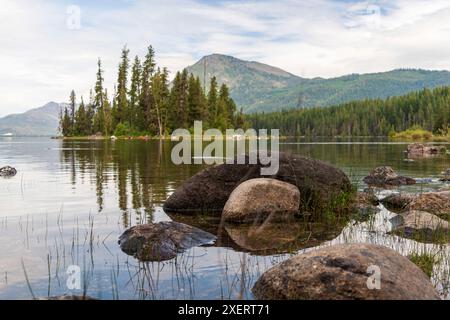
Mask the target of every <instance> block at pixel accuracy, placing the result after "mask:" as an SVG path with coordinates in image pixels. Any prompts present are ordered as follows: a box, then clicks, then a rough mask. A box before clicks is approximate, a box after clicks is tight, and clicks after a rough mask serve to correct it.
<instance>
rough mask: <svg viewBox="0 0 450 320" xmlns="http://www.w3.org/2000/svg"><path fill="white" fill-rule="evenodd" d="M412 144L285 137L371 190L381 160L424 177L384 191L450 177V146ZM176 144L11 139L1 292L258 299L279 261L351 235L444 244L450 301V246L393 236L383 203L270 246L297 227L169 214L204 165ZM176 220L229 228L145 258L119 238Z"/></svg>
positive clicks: (410, 246) (290, 146)
mask: <svg viewBox="0 0 450 320" xmlns="http://www.w3.org/2000/svg"><path fill="white" fill-rule="evenodd" d="M406 145H407V143H406V142H405V143H390V142H385V141H383V140H375V141H373V140H372V141H369V140H367V141H364V140H359V141H358V142H348V141H345V140H340V141H339V140H338V141H333V142H327V141H315V142H311V141H305V140H299V141H282V145H281V146H280V148H281V150H282V151H291V152H293V153H296V154H300V155H304V156H308V157H313V158H316V159H321V160H325V161H327V162H329V163H331V164H333V165H335V166H337V167H339V168H341V169H342V170H344V171H345V172H346V173H347V174H348V175H349V176H350V177H351V180H352V181H353V182H354V183H356V184H358V188H359V189H364V188H365V185H364V184H363V183H362V178H363V177H364V176H366V175H367V173H368V172H369V171H370V170H371V169H373V168H374V167H376V166H379V165H389V166H392V167H393V168H394V169H395V170H396V171H397V172H398V173H399V174H402V175H407V176H411V177H413V178H416V179H418V181H419V183H418V184H417V185H415V186H409V187H403V188H400V189H394V190H379V191H378V195H379V196H380V197H381V196H384V195H387V194H389V193H390V192H397V191H398V190H408V191H413V192H422V191H428V190H437V189H440V188H442V187H445V186H448V184H447V185H445V184H444V183H442V182H439V181H438V176H439V174H440V172H441V171H443V170H445V169H447V168H450V155H442V156H438V157H435V158H428V159H417V160H414V161H407V160H405V158H406V155H405V153H404V150H405V149H406ZM171 146H172V143H171V142H168V141H162V142H160V141H115V142H112V141H61V140H51V139H48V138H0V167H2V166H5V165H11V166H14V167H15V168H16V169H17V171H18V173H17V175H16V176H15V177H13V178H9V179H0V299H30V298H32V297H33V296H35V297H46V296H49V295H51V296H53V295H61V294H83V292H85V293H86V294H88V295H90V296H92V297H95V298H100V299H230V298H234V299H239V298H242V299H252V298H253V296H252V293H251V291H250V289H251V287H252V286H253V283H254V282H255V281H256V280H257V279H258V277H259V275H260V274H261V273H262V272H264V271H265V270H267V269H268V268H270V267H271V266H273V265H275V264H277V263H279V262H281V261H283V260H284V259H286V258H288V257H290V256H291V255H292V254H294V253H296V252H299V251H302V250H312V249H313V248H312V247H311V246H318V245H320V246H325V245H329V244H335V243H344V242H371V243H377V244H383V245H386V246H388V247H390V248H393V249H394V250H396V251H398V252H400V253H401V254H403V255H408V254H411V253H412V252H424V251H427V252H433V253H436V255H438V256H439V257H440V259H439V263H438V264H436V265H435V270H434V272H433V277H432V282H433V284H434V285H435V286H436V288H437V289H438V290H439V292H440V293H441V295H442V297H443V298H447V299H448V293H449V287H448V286H449V282H450V281H449V275H450V271H449V270H450V266H449V263H450V261H449V260H450V259H449V257H450V254H449V246H448V245H431V244H421V243H418V242H415V241H412V240H407V239H403V238H400V237H397V236H392V235H387V234H386V232H389V231H390V229H391V228H392V221H394V220H395V219H392V218H394V217H395V216H396V215H395V214H394V213H392V212H389V211H387V210H386V209H385V208H383V207H382V206H380V208H381V211H380V213H378V214H377V215H375V216H374V217H373V218H372V219H370V221H366V222H356V221H351V222H350V223H348V224H347V225H346V226H345V228H344V229H339V230H334V231H335V232H336V234H330V233H329V232H316V230H315V229H314V226H312V227H311V226H308V228H309V229H308V230H303V229H302V230H303V231H305V237H304V239H305V240H304V243H303V245H301V246H297V247H294V248H293V247H291V248H290V249H289V250H283V252H276V251H274V252H270V250H269V251H267V250H266V251H264V253H263V252H262V251H260V249H261V247H258V246H263V247H264V249H267V248H270V244H271V243H277V241H278V240H279V238H282V237H286V238H289V236H288V235H286V234H283V235H282V236H280V230H273V232H272V233H271V232H267V233H266V234H267V237H272V238H269V239H266V240H267V241H266V242H267V243H262V244H261V242H260V241H254V238H252V236H253V233H252V232H253V231H254V230H253V231H252V230H250V231H249V230H242V229H234V228H233V227H230V226H228V227H225V228H221V229H220V230H219V229H218V227H217V226H214V225H213V224H210V223H209V222H205V221H197V220H196V221H194V220H195V219H191V218H188V217H173V216H172V217H169V216H168V215H167V214H166V213H165V212H164V211H163V210H162V205H163V203H164V201H165V199H167V197H168V196H169V195H170V194H171V193H172V192H173V191H174V190H175V189H176V188H177V187H178V186H179V185H181V184H182V183H183V182H184V181H185V180H186V179H188V178H189V177H191V176H192V175H194V174H195V173H196V172H198V171H199V170H201V169H202V168H203V167H204V166H202V165H180V166H176V165H174V164H172V162H171V160H170V152H171ZM172 218H173V219H175V220H181V222H185V223H192V224H194V225H196V226H200V227H202V228H204V229H206V230H207V231H210V232H217V233H218V236H219V240H218V241H217V243H216V244H215V245H211V246H208V247H196V248H192V249H190V250H188V251H186V252H185V253H183V254H180V255H179V256H178V257H177V258H176V259H173V260H170V261H166V262H159V263H156V262H154V263H140V262H138V261H137V260H136V259H134V258H133V257H130V256H127V255H126V254H125V253H123V252H122V251H121V250H120V248H119V246H118V244H117V239H118V237H119V236H120V234H121V233H122V232H123V231H124V230H125V229H127V228H128V227H130V226H133V225H136V224H140V223H146V222H148V221H165V220H171V219H172ZM191 220H192V221H191ZM281 231H282V232H284V233H289V232H290V230H287V231H286V230H281ZM293 232H294V233H296V232H298V230H294V231H293ZM285 240H286V239H283V241H285ZM288 240H289V239H288ZM288 240H286V241H288ZM306 248H308V249H306ZM287 251H289V253H287ZM70 265H78V266H79V267H80V269H81V270H82V287H83V288H82V289H81V290H69V288H68V287H67V284H66V281H67V278H68V275H67V273H66V270H67V268H68V267H69V266H70ZM27 279H28V280H27Z"/></svg>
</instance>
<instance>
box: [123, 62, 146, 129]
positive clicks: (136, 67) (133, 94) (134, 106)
mask: <svg viewBox="0 0 450 320" xmlns="http://www.w3.org/2000/svg"><path fill="white" fill-rule="evenodd" d="M141 73H142V68H141V61H140V60H139V57H138V56H136V57H135V58H134V63H133V66H132V68H131V87H130V92H129V97H130V102H129V106H128V116H127V118H128V124H129V127H130V128H134V127H135V126H136V124H137V122H138V119H137V116H138V108H139V96H140V95H141Z"/></svg>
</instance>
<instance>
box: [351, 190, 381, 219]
mask: <svg viewBox="0 0 450 320" xmlns="http://www.w3.org/2000/svg"><path fill="white" fill-rule="evenodd" d="M379 204H380V201H379V200H378V198H377V196H376V195H375V194H374V192H373V191H372V189H368V190H365V191H364V192H357V193H356V196H355V201H354V203H353V210H354V211H356V212H357V214H358V216H359V217H360V218H365V217H368V216H370V215H372V214H375V213H377V212H379V210H380V209H379V208H378V205H379Z"/></svg>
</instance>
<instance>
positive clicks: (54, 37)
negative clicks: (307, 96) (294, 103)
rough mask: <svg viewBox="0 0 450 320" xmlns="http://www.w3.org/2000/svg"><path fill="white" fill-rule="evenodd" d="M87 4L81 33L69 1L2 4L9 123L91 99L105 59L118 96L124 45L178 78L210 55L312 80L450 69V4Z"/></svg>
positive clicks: (1, 53)
mask: <svg viewBox="0 0 450 320" xmlns="http://www.w3.org/2000/svg"><path fill="white" fill-rule="evenodd" d="M79 1H82V2H80V3H81V4H80V8H81V10H82V11H81V14H82V15H81V29H80V30H69V29H68V28H67V27H66V20H67V13H66V10H67V6H68V5H69V2H67V1H51V2H50V1H46V0H33V1H31V0H29V1H26V0H2V1H1V2H2V4H1V8H0V10H1V11H0V70H1V73H0V115H5V114H8V113H12V112H21V111H25V110H26V109H28V108H29V107H31V106H39V105H42V104H44V103H46V102H48V101H50V100H56V101H63V100H67V96H68V93H69V92H70V90H71V89H72V88H73V89H75V90H76V91H77V92H78V93H79V94H83V95H85V96H86V95H87V94H88V92H89V89H90V87H92V86H93V84H94V81H95V69H96V59H97V57H102V59H103V62H104V68H105V71H106V80H107V85H108V86H109V88H110V90H111V88H112V86H113V83H114V81H115V76H116V69H117V64H118V59H119V56H120V49H121V48H122V46H123V45H124V44H125V43H127V44H128V47H129V48H130V49H131V53H132V54H133V55H134V54H139V55H144V54H145V50H146V47H147V45H149V44H152V45H153V46H154V47H155V49H156V51H157V58H158V61H159V63H160V65H163V66H167V67H169V70H171V71H172V72H176V71H177V70H180V69H181V68H183V67H185V66H186V65H189V64H192V63H193V62H195V61H196V60H197V59H198V58H200V57H201V56H202V55H205V54H210V53H224V54H230V55H235V56H237V57H239V58H243V59H252V60H258V61H261V62H265V63H269V64H272V65H275V66H277V67H281V68H283V69H285V70H287V71H290V72H292V73H295V74H298V75H301V76H305V77H316V76H322V77H333V76H339V75H343V74H348V73H353V72H358V73H361V72H376V71H385V70H389V69H393V68H399V67H417V68H427V69H450V42H449V41H447V40H448V34H449V30H450V2H449V1H448V0H445V1H443V0H441V1H440V0H437V1H426V0H423V1H422V0H409V1H406V0H396V1H389V2H388V1H377V2H373V1H372V2H371V1H360V2H356V3H355V1H350V2H346V1H325V0H319V1H314V2H313V1H310V2H309V1H308V2H307V1H295V0H283V1H276V0H264V1H256V0H253V1H252V0H248V1H224V2H219V1H212V2H206V1H196V0H168V1H164V2H162V1H144V0H135V1H125V0H121V1H119V0H118V1H114V2H111V1H99V2H96V5H91V4H89V1H83V0H79ZM74 2H75V3H76V2H77V1H74ZM378 12H379V13H380V15H378Z"/></svg>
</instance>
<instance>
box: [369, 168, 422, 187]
mask: <svg viewBox="0 0 450 320" xmlns="http://www.w3.org/2000/svg"><path fill="white" fill-rule="evenodd" d="M363 181H364V182H365V183H367V184H368V185H373V186H400V185H411V184H415V183H416V180H414V179H412V178H409V177H404V176H399V175H397V173H395V171H394V169H392V168H391V167H388V166H383V167H377V168H375V169H373V170H372V171H371V172H370V173H369V175H368V176H367V177H365V178H364V179H363Z"/></svg>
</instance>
